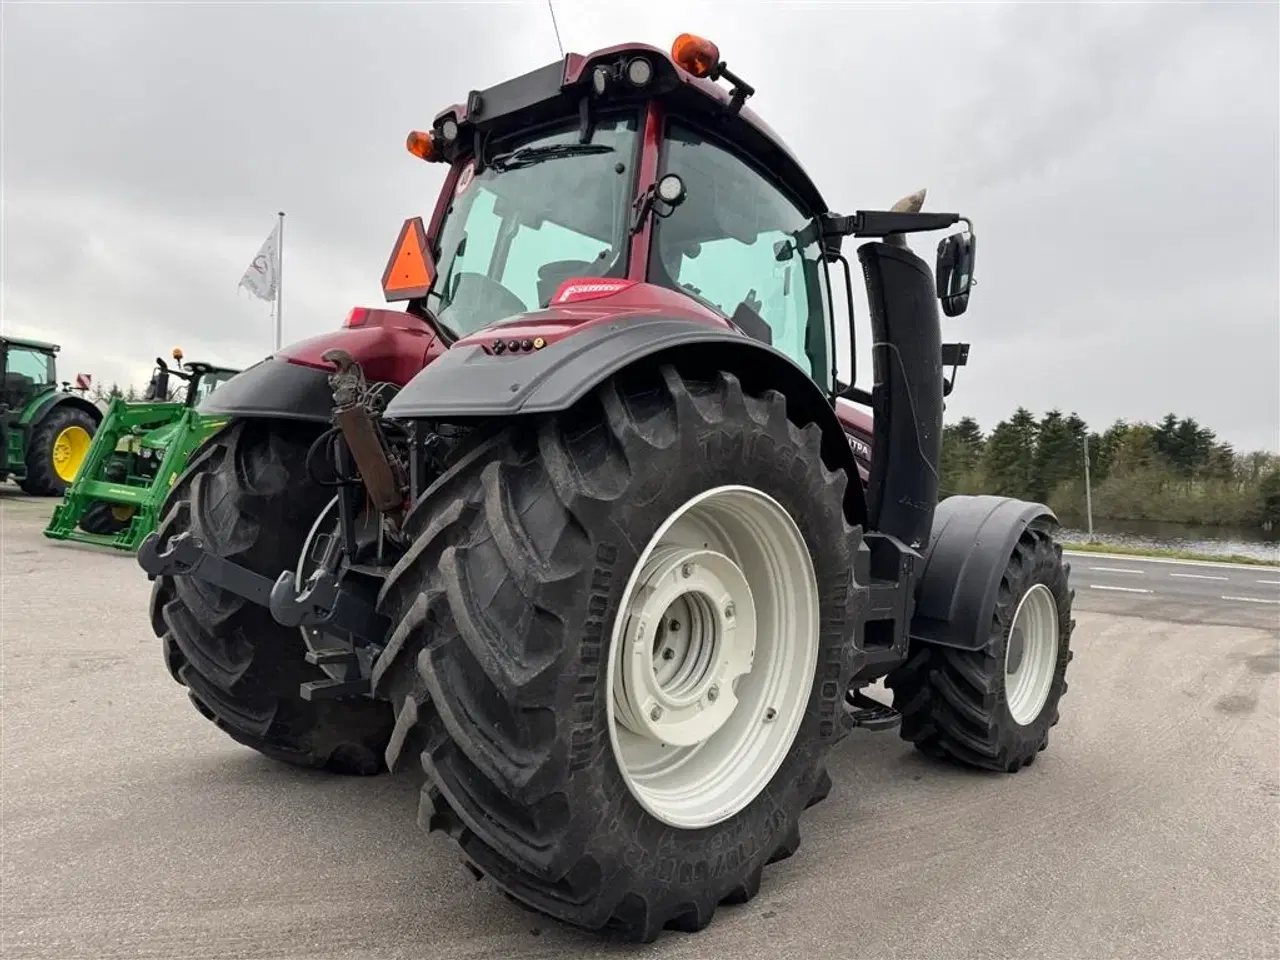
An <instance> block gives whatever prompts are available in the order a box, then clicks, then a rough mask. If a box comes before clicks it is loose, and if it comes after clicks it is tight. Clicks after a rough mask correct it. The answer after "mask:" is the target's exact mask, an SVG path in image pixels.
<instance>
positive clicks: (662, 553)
mask: <svg viewBox="0 0 1280 960" xmlns="http://www.w3.org/2000/svg"><path fill="white" fill-rule="evenodd" d="M619 605H620V608H619V612H618V615H617V617H616V618H615V619H614V623H613V629H612V631H611V635H610V641H609V642H610V647H609V666H608V668H607V683H608V688H609V691H610V695H609V697H608V700H607V703H608V708H607V709H608V712H609V741H610V745H611V746H612V748H613V754H614V757H615V759H616V760H617V763H618V769H619V772H620V773H621V774H622V777H623V780H624V781H625V782H626V784H627V789H628V790H630V792H631V794H632V796H633V797H635V798H636V800H637V801H638V802H639V803H640V804H641V806H643V807H644V808H645V809H646V810H647V811H648V812H649V813H650V814H651V815H653V816H654V817H657V818H658V819H659V820H661V821H662V822H664V823H667V824H669V825H671V826H675V827H679V828H682V829H698V828H701V827H706V826H709V825H711V824H714V823H720V822H722V821H724V820H726V819H727V818H729V817H732V816H733V815H734V814H736V813H737V812H738V811H740V810H742V809H743V808H744V807H746V806H747V805H748V804H750V803H751V802H752V801H753V800H754V799H755V797H757V796H758V795H759V793H760V791H762V790H764V789H765V787H766V786H767V784H768V783H769V781H770V779H771V778H772V777H773V776H774V775H775V774H776V773H777V771H778V769H779V767H780V766H781V765H782V763H783V761H784V759H785V758H786V756H787V754H788V752H789V751H790V749H791V746H792V744H793V742H794V741H795V737H796V734H797V732H798V731H799V729H800V726H801V722H802V720H803V719H804V717H805V711H806V707H807V704H808V701H809V696H810V692H811V690H812V688H813V682H814V671H815V670H816V669H817V663H818V648H819V616H818V584H817V578H816V575H815V573H814V566H813V558H812V556H811V554H810V553H809V548H808V546H807V545H806V544H805V541H804V537H803V536H802V535H801V533H800V529H799V527H798V526H797V524H796V522H795V521H794V520H793V519H792V518H791V516H790V515H789V514H788V513H787V511H786V509H785V508H784V507H783V506H782V505H781V504H779V503H778V502H777V501H776V500H774V499H773V498H772V497H770V496H768V495H767V494H765V493H763V492H761V491H759V490H755V489H753V488H751V487H746V486H740V485H726V486H721V487H715V488H712V489H710V490H706V491H704V492H702V493H700V494H698V495H696V496H694V497H692V498H691V499H689V500H688V501H686V502H685V503H684V504H682V505H681V506H680V507H678V508H677V509H676V510H675V511H674V512H673V513H672V514H671V515H670V516H668V518H667V519H666V521H665V522H664V523H663V524H662V525H661V526H660V527H659V528H658V529H657V530H656V531H655V532H654V534H653V536H652V537H651V538H650V540H649V542H648V543H647V544H646V545H645V547H644V549H643V550H642V551H641V553H640V557H639V559H638V561H637V563H636V566H635V568H634V569H633V571H632V573H631V575H630V577H629V578H628V580H627V586H626V589H625V590H624V591H623V595H622V597H621V598H620V600H619Z"/></svg>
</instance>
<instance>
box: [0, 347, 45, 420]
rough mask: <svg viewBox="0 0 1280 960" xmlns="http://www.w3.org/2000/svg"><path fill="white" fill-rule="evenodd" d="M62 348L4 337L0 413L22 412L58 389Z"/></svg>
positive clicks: (0, 357) (1, 355)
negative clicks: (58, 363) (58, 368)
mask: <svg viewBox="0 0 1280 960" xmlns="http://www.w3.org/2000/svg"><path fill="white" fill-rule="evenodd" d="M58 349H59V348H58V345H57V344H54V343H44V342H42V341H39V340H24V339H20V338H18V337H0V410H3V409H8V410H20V409H22V408H23V407H25V406H26V405H27V404H28V403H30V402H31V401H32V400H33V399H34V398H35V397H36V396H38V395H39V394H42V393H45V392H47V391H49V390H53V389H55V388H56V387H57V383H58V374H57V359H56V357H57V354H58Z"/></svg>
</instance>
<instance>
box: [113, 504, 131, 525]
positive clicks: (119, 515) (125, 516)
mask: <svg viewBox="0 0 1280 960" xmlns="http://www.w3.org/2000/svg"><path fill="white" fill-rule="evenodd" d="M133 514H134V508H133V507H124V506H119V505H117V506H113V507H112V508H111V516H112V517H113V518H114V519H116V520H118V521H120V522H121V523H125V522H126V521H128V520H130V519H131V518H132V517H133Z"/></svg>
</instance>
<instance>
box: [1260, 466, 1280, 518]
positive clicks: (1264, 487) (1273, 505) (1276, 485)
mask: <svg viewBox="0 0 1280 960" xmlns="http://www.w3.org/2000/svg"><path fill="white" fill-rule="evenodd" d="M1258 497H1259V499H1260V500H1261V501H1262V510H1261V512H1262V518H1261V519H1262V525H1263V526H1264V527H1266V528H1267V529H1268V530H1270V529H1272V528H1273V527H1275V526H1276V525H1277V524H1280V466H1277V467H1274V468H1272V470H1271V472H1270V473H1268V474H1267V475H1266V476H1264V477H1263V478H1262V480H1261V482H1260V483H1259V484H1258Z"/></svg>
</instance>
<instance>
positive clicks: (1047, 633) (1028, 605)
mask: <svg viewBox="0 0 1280 960" xmlns="http://www.w3.org/2000/svg"><path fill="white" fill-rule="evenodd" d="M1057 667H1058V605H1057V603H1055V602H1054V599H1053V593H1052V592H1050V590H1049V588H1048V587H1046V586H1045V585H1044V584H1043V583H1037V584H1036V585H1035V586H1033V587H1032V588H1031V589H1030V590H1028V591H1027V592H1026V593H1025V594H1023V596H1022V599H1021V600H1020V601H1019V602H1018V609H1017V610H1015V611H1014V614H1013V624H1012V626H1010V628H1009V639H1008V642H1007V643H1006V644H1005V650H1004V691H1005V700H1006V702H1007V703H1008V705H1009V714H1010V715H1011V716H1012V717H1013V720H1014V722H1015V723H1017V724H1018V725H1020V726H1024V727H1025V726H1027V725H1028V724H1030V723H1031V722H1033V721H1034V720H1035V719H1036V717H1038V716H1040V711H1041V710H1042V709H1044V704H1045V701H1046V700H1048V699H1049V689H1050V688H1051V687H1052V686H1053V675H1054V673H1055V672H1056V671H1057Z"/></svg>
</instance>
